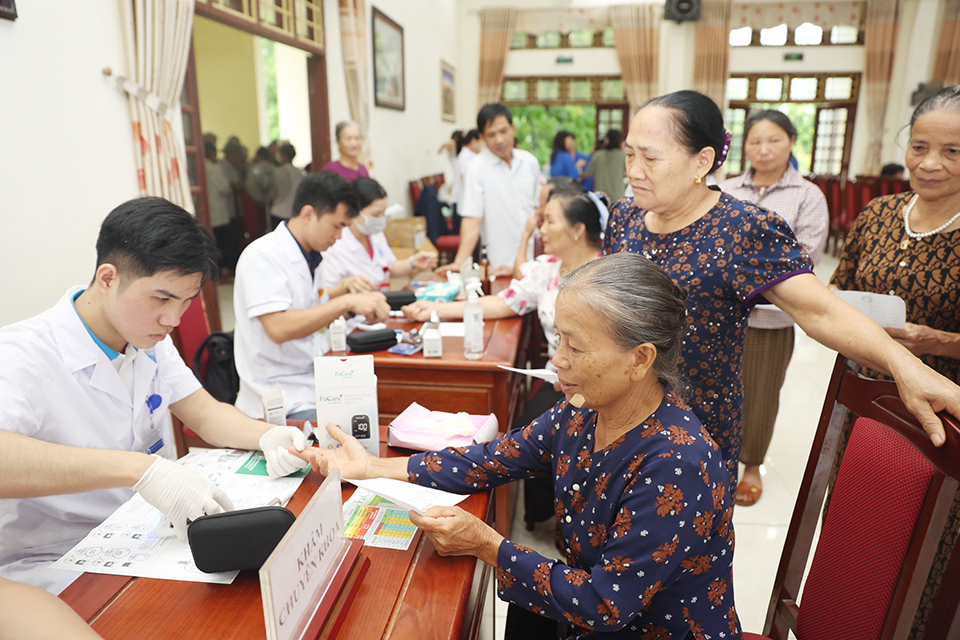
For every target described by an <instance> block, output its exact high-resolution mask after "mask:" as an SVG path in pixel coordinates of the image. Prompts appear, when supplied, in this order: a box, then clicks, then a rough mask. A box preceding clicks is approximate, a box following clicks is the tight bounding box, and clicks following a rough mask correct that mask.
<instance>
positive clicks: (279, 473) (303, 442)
mask: <svg viewBox="0 0 960 640" xmlns="http://www.w3.org/2000/svg"><path fill="white" fill-rule="evenodd" d="M288 447H296V449H297V451H303V450H304V449H306V448H307V437H306V436H305V435H303V432H302V431H300V429H297V428H296V427H274V428H273V429H270V431H267V432H266V433H265V434H263V435H262V436H260V449H261V450H262V451H263V455H264V456H266V458H267V473H269V474H270V477H271V478H282V477H283V476H288V475H290V474H291V473H293V472H295V471H299V470H300V469H303V468H304V467H305V466H307V464H309V463H308V462H307V461H306V460H303V459H301V458H298V457H297V456H295V455H293V454H292V453H290V452H289V451H287V448H288Z"/></svg>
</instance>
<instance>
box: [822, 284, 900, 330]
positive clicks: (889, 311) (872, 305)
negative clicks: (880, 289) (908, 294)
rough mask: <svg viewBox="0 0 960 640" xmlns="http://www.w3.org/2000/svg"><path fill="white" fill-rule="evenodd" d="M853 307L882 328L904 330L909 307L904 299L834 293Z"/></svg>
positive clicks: (866, 294)
mask: <svg viewBox="0 0 960 640" xmlns="http://www.w3.org/2000/svg"><path fill="white" fill-rule="evenodd" d="M833 292H834V293H835V294H837V296H839V297H840V299H841V300H843V301H844V302H846V303H847V304H849V305H850V306H851V307H853V308H854V309H856V310H857V311H860V312H862V313H864V314H866V315H867V316H869V317H870V318H871V319H872V320H873V321H874V322H876V323H877V324H879V325H880V326H881V327H884V328H890V329H903V327H904V325H906V322H907V305H906V303H905V302H904V301H903V299H902V298H899V297H897V296H892V295H886V294H882V293H870V292H869V291H837V290H834V291H833Z"/></svg>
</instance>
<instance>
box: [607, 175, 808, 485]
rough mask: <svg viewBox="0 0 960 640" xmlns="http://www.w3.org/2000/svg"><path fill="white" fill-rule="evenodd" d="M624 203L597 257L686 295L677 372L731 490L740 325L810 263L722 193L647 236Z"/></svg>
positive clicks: (637, 212) (780, 227)
mask: <svg viewBox="0 0 960 640" xmlns="http://www.w3.org/2000/svg"><path fill="white" fill-rule="evenodd" d="M645 213H646V211H645V210H644V209H641V208H640V207H637V206H636V205H634V204H633V201H632V200H631V199H629V198H623V199H621V200H620V201H619V202H617V203H616V204H615V205H614V206H613V209H612V210H611V212H610V221H609V223H608V224H607V229H606V233H605V236H604V239H603V253H604V254H610V253H616V252H618V251H630V252H632V253H639V254H641V255H644V256H646V257H647V258H649V259H650V260H653V261H654V262H655V263H657V264H658V265H660V267H661V268H663V270H664V271H665V272H666V273H667V275H668V276H670V278H671V279H672V280H673V281H674V282H675V283H676V284H677V285H678V286H680V287H683V288H684V289H686V290H687V325H686V335H685V336H684V340H683V349H682V351H681V355H680V362H679V364H678V366H677V370H678V371H679V373H680V375H681V376H682V377H683V378H684V380H685V382H686V383H687V384H688V385H689V392H688V396H689V400H690V401H691V404H692V406H693V410H694V412H695V413H696V414H697V417H699V418H700V421H701V422H702V423H703V426H704V427H706V429H707V431H708V432H709V433H710V435H711V436H713V439H714V440H716V442H717V444H719V445H720V450H721V451H722V453H723V459H724V462H725V463H726V465H727V469H728V470H729V471H730V478H731V482H732V483H733V486H735V485H736V478H737V462H738V461H739V460H740V444H741V441H742V439H743V385H742V381H741V375H740V373H741V366H742V364H743V345H744V341H745V340H746V328H747V319H748V318H749V316H750V310H751V309H752V307H753V305H755V304H757V303H758V302H765V300H764V299H763V296H762V294H763V292H764V291H765V290H766V289H768V288H770V287H772V286H773V285H775V284H777V283H779V282H782V281H783V280H786V279H787V278H790V277H792V276H795V275H797V274H799V273H812V272H813V264H812V263H811V262H810V258H809V257H808V256H807V254H806V253H804V251H803V249H802V248H801V247H800V245H799V244H798V243H797V240H796V238H795V237H794V235H793V231H791V230H790V227H789V226H788V225H787V223H786V222H784V221H783V218H781V217H780V216H779V215H777V214H776V213H773V212H772V211H767V210H766V209H763V208H761V207H758V206H757V205H755V204H752V203H749V202H744V201H742V200H737V199H736V198H734V197H732V196H730V195H728V194H725V193H723V194H721V195H720V201H719V202H718V203H717V204H716V206H714V207H713V208H712V209H711V210H710V211H709V212H707V214H706V215H705V216H703V217H702V218H700V219H699V220H697V221H696V222H694V223H692V224H690V225H688V226H686V227H684V228H683V229H680V230H679V231H675V232H673V233H662V234H661V233H653V232H651V231H649V230H647V227H646V223H645V221H644V214H645Z"/></svg>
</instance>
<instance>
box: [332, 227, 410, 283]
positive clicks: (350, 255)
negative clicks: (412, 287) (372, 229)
mask: <svg viewBox="0 0 960 640" xmlns="http://www.w3.org/2000/svg"><path fill="white" fill-rule="evenodd" d="M370 244H371V245H372V246H373V257H372V258H371V257H370V254H369V253H367V248H366V247H365V246H364V245H363V243H362V242H360V240H358V239H357V236H355V235H353V231H351V230H350V229H344V231H343V235H342V236H341V237H340V239H339V240H337V241H336V242H335V243H334V244H333V246H332V247H330V248H329V249H327V250H326V251H324V252H323V264H321V265H320V269H321V270H322V271H323V274H322V276H323V286H324V288H326V289H332V288H333V287H335V286H337V285H338V284H340V283H341V282H343V279H344V278H349V277H350V276H355V275H359V274H361V273H362V274H363V275H365V276H367V277H368V278H370V279H371V280H373V282H374V284H377V285H379V284H380V283H382V282H389V281H390V271H389V269H390V267H392V266H393V263H394V262H396V261H397V256H395V255H393V251H391V250H390V243H388V242H387V236H385V235H383V232H382V231H381V232H380V233H375V234H373V235H372V236H370ZM384 269H387V271H384Z"/></svg>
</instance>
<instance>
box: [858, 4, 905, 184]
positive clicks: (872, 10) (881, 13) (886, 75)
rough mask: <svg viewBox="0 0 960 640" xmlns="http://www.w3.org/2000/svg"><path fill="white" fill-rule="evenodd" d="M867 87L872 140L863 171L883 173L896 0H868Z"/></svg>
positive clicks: (894, 41)
mask: <svg viewBox="0 0 960 640" xmlns="http://www.w3.org/2000/svg"><path fill="white" fill-rule="evenodd" d="M864 31H865V36H866V40H865V43H864V44H865V46H864V57H865V64H864V74H863V75H864V83H863V84H864V88H865V89H866V93H867V110H866V115H867V129H868V131H869V132H870V138H869V140H870V142H869V144H868V147H867V157H866V161H865V163H864V173H867V174H874V175H876V174H878V173H880V164H881V158H882V157H883V122H884V119H885V118H886V116H887V100H888V98H889V95H888V94H889V93H890V73H891V71H892V69H893V55H894V53H895V51H896V46H897V45H896V43H897V0H868V2H867V19H866V24H865V26H864Z"/></svg>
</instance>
